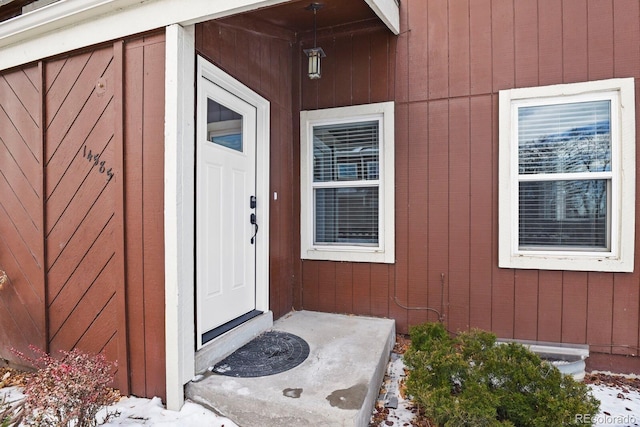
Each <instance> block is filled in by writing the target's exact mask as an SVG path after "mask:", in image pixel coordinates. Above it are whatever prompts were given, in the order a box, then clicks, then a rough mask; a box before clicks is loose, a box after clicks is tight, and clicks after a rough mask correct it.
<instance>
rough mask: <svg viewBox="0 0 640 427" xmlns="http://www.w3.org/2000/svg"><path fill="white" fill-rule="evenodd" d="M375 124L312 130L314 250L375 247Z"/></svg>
mask: <svg viewBox="0 0 640 427" xmlns="http://www.w3.org/2000/svg"><path fill="white" fill-rule="evenodd" d="M379 161H380V159H379V122H378V121H377V120H376V121H366V122H358V123H342V124H332V125H325V126H314V127H313V198H314V205H315V219H314V243H315V244H330V245H331V244H339V245H340V244H352V245H369V246H375V245H377V244H378V235H379V230H378V227H379V224H378V217H379V215H378V213H379V210H380V207H379V198H378V189H379V183H380V181H379V175H378V170H379Z"/></svg>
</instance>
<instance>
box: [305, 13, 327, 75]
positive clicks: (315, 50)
mask: <svg viewBox="0 0 640 427" xmlns="http://www.w3.org/2000/svg"><path fill="white" fill-rule="evenodd" d="M321 8H322V4H320V3H311V4H310V5H309V6H307V7H305V9H306V10H313V47H312V48H311V49H304V53H305V54H306V55H307V57H308V58H309V71H308V76H309V78H310V79H319V78H320V76H321V70H320V61H321V58H324V57H325V56H327V55H325V53H324V50H322V48H321V47H318V46H317V27H316V13H317V12H318V10H319V9H321Z"/></svg>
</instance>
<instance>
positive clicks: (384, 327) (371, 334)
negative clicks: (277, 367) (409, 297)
mask: <svg viewBox="0 0 640 427" xmlns="http://www.w3.org/2000/svg"><path fill="white" fill-rule="evenodd" d="M273 330H278V331H284V332H289V333H292V334H295V335H298V336H300V337H301V338H303V339H304V340H306V341H307V343H308V344H309V347H310V354H309V357H308V358H307V359H306V360H305V361H304V362H302V363H301V364H300V365H298V366H296V367H295V368H293V369H291V370H289V371H286V372H283V373H280V374H276V375H271V376H266V377H258V378H233V377H227V376H223V375H217V374H210V375H208V376H207V377H206V378H205V379H203V380H201V381H199V382H195V383H194V382H191V383H189V384H187V385H186V397H187V398H188V399H191V400H192V401H194V402H196V403H200V404H202V405H204V406H207V407H210V408H212V409H214V410H215V411H216V412H218V413H220V414H222V415H224V416H226V417H228V418H230V419H231V420H233V421H234V422H235V423H236V424H238V425H239V426H241V427H282V426H314V427H320V426H327V427H328V426H331V427H336V426H349V427H351V426H356V427H365V426H367V425H368V423H369V420H370V417H371V411H372V410H373V405H374V403H375V400H376V398H377V396H378V392H379V389H380V385H381V384H382V380H383V377H384V373H385V370H386V366H387V362H388V360H389V354H390V353H391V350H392V348H393V343H394V342H395V323H394V321H393V320H389V319H379V318H372V317H361V316H347V315H340V314H328V313H318V312H312V311H297V312H292V313H289V314H287V315H286V316H284V317H283V318H281V319H279V320H277V321H276V322H274V324H273Z"/></svg>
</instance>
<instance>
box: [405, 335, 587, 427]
mask: <svg viewBox="0 0 640 427" xmlns="http://www.w3.org/2000/svg"><path fill="white" fill-rule="evenodd" d="M410 335H411V346H410V347H409V349H408V350H407V352H406V353H405V355H404V360H405V363H406V365H407V367H408V368H409V369H410V372H409V376H408V379H407V391H408V393H409V394H410V395H411V396H412V397H413V398H414V400H415V401H416V403H418V404H419V405H420V406H421V407H423V408H424V410H425V413H426V415H427V417H429V418H430V419H431V420H433V421H434V422H436V423H437V424H438V425H440V426H445V427H458V426H460V427H466V426H469V427H471V426H478V427H481V426H501V427H505V426H517V427H548V426H584V425H587V424H585V423H584V422H582V419H579V420H577V419H576V415H578V414H580V415H583V419H584V418H586V417H584V416H585V415H586V414H590V415H591V416H592V417H593V416H594V415H595V414H596V413H597V412H598V408H599V405H600V402H598V401H597V400H596V399H595V398H594V397H593V396H592V395H591V394H590V393H589V390H588V388H587V386H586V385H584V384H582V383H579V382H576V381H575V380H574V379H573V378H572V377H570V376H567V375H563V374H562V373H561V372H560V371H559V370H558V369H557V368H556V367H554V366H552V365H551V364H549V363H546V362H544V361H542V360H541V359H540V357H538V355H536V354H535V353H533V352H531V351H529V350H528V349H527V348H526V347H524V346H522V345H520V344H517V343H509V344H501V345H496V337H495V335H493V334H491V333H488V332H485V331H481V330H472V331H471V332H463V333H461V334H459V335H457V336H456V337H454V338H452V337H450V336H449V334H448V333H447V331H446V329H445V328H444V326H443V325H442V324H439V323H427V324H422V325H418V326H415V327H413V328H411V330H410ZM578 421H579V422H578Z"/></svg>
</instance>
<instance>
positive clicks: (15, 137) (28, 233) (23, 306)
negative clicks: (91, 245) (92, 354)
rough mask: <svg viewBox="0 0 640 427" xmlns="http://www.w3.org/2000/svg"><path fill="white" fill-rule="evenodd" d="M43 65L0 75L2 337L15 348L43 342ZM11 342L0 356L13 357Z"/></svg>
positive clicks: (0, 349) (14, 359)
mask: <svg viewBox="0 0 640 427" xmlns="http://www.w3.org/2000/svg"><path fill="white" fill-rule="evenodd" d="M41 75H42V73H41V70H40V69H39V67H38V66H32V67H29V68H27V69H25V70H15V71H12V72H8V73H5V74H3V75H2V76H0V269H3V270H5V271H6V273H7V275H8V277H9V283H8V284H6V285H5V286H4V287H3V288H2V289H0V330H1V332H0V339H1V341H0V342H2V343H12V344H14V345H13V346H14V347H15V348H19V349H20V350H25V351H26V350H27V346H28V345H29V344H33V345H36V346H39V347H41V348H45V347H46V339H45V334H46V313H45V309H44V289H45V279H44V277H45V276H44V243H43V237H42V234H43V212H42V200H43V175H42V163H43V161H42V150H41V143H40V141H41V137H40V136H41V111H42V108H41V104H40V99H41V86H42V85H41V83H40V82H41V80H42V79H41ZM10 348H11V347H8V346H0V358H5V359H8V360H13V361H16V362H18V363H19V362H20V361H19V360H16V356H15V355H14V354H12V353H11V351H10Z"/></svg>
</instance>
